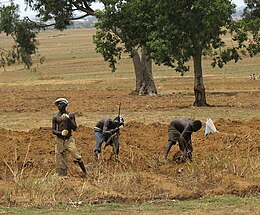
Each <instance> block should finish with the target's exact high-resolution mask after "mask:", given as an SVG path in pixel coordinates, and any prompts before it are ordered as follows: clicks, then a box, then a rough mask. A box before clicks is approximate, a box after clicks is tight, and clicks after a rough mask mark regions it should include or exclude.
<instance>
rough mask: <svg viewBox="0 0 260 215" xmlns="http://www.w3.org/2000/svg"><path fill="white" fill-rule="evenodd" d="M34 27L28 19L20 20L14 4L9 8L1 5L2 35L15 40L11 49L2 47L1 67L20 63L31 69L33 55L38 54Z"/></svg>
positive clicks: (0, 25) (0, 48) (0, 21)
mask: <svg viewBox="0 0 260 215" xmlns="http://www.w3.org/2000/svg"><path fill="white" fill-rule="evenodd" d="M34 27H35V26H34V25H33V24H32V23H31V22H29V21H28V20H27V19H21V18H20V16H19V7H18V5H15V4H14V3H13V2H11V3H10V5H7V6H5V5H0V34H1V33H5V34H6V36H9V37H10V38H12V40H13V45H12V46H11V47H3V46H2V47H0V55H1V56H0V67H3V68H5V67H6V66H10V65H13V64H15V63H17V62H20V63H24V65H25V66H26V67H27V68H31V66H32V63H33V60H32V55H34V54H36V53H37V45H38V44H37V41H36V34H37V32H36V31H35V30H33V29H34ZM2 45H4V44H2ZM40 60H42V59H40Z"/></svg>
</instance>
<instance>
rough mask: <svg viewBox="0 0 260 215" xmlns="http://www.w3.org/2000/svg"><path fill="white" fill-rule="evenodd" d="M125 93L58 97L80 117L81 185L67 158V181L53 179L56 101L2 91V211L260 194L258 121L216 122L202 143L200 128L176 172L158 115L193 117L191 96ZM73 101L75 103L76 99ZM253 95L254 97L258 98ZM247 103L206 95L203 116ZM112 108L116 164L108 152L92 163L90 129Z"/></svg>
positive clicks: (243, 96)
mask: <svg viewBox="0 0 260 215" xmlns="http://www.w3.org/2000/svg"><path fill="white" fill-rule="evenodd" d="M40 89H41V90H40ZM127 90H129V89H125V91H122V92H118V91H116V90H113V89H111V90H110V92H109V95H108V94H106V93H104V92H99V93H97V92H94V90H93V92H91V91H90V90H88V91H84V90H75V91H73V94H72V93H71V94H70V91H69V90H68V91H66V90H64V91H62V92H59V95H62V94H66V95H67V96H68V98H69V99H70V101H71V104H70V105H69V109H71V110H73V109H77V110H79V111H78V112H76V113H75V114H76V117H77V122H78V124H79V127H78V130H77V131H76V132H74V136H75V138H76V141H77V146H78V149H79V151H80V152H81V153H82V156H83V159H84V162H85V164H86V166H87V169H88V177H87V178H86V179H83V178H82V177H81V172H80V169H79V168H78V167H77V166H75V165H74V164H73V162H72V160H71V158H70V157H69V175H68V177H64V178H59V177H57V176H55V152H54V142H55V138H54V136H53V135H52V133H51V128H50V127H51V116H52V114H53V113H55V111H56V110H55V107H53V101H54V99H55V98H57V97H59V95H56V94H54V92H53V91H52V90H48V89H46V90H45V91H44V90H42V88H40V87H39V88H37V87H36V90H35V89H34V90H24V91H23V90H21V89H20V90H10V89H9V88H7V89H6V90H2V103H1V104H0V107H1V112H2V114H3V113H4V114H6V116H8V117H6V118H1V120H2V122H1V126H2V128H1V132H0V142H1V151H0V153H1V155H0V157H1V161H0V171H1V174H0V194H1V195H0V196H2V197H1V199H0V202H1V203H2V204H7V205H26V204H32V205H46V204H51V205H55V204H57V203H60V202H63V203H71V202H76V203H77V202H81V201H83V202H92V203H96V202H103V201H113V202H138V201H140V202H142V201H146V200H154V199H195V198H200V197H207V196H210V195H222V194H235V195H239V196H245V195H255V194H259V193H260V185H259V180H260V166H259V163H260V133H259V132H260V118H259V117H252V118H250V117H248V119H245V118H246V117H244V118H241V119H238V120H234V119H229V118H228V116H227V115H225V116H226V117H224V118H221V117H219V118H218V119H215V120H214V123H215V126H216V128H217V130H218V133H215V134H210V135H209V136H207V137H204V129H205V124H203V128H202V129H201V130H200V131H199V132H197V133H194V134H193V146H194V153H193V156H194V161H193V162H192V163H189V162H188V163H185V164H176V163H175V162H174V161H173V159H172V157H173V155H174V153H175V152H176V151H178V145H176V146H174V147H173V148H172V150H171V153H170V155H169V159H168V160H164V159H163V152H164V148H165V145H166V143H167V129H168V123H169V122H170V121H169V116H168V115H167V116H166V117H163V113H164V111H165V113H167V112H169V111H171V110H173V111H172V112H171V117H173V116H174V110H176V109H182V108H186V109H187V111H192V110H193V108H192V107H189V104H191V103H192V101H193V95H192V94H182V95H180V94H168V95H161V96H155V97H149V96H147V97H139V96H131V95H127V94H126V91H127ZM102 93H103V94H102ZM75 94H77V97H73V95H75ZM254 95H256V97H259V92H256V93H254ZM251 97H252V93H250V92H248V93H246V92H244V93H242V92H241V93H235V94H227V93H222V94H221V93H219V94H209V95H208V98H209V100H211V104H213V106H212V107H208V108H215V110H216V111H217V109H216V108H218V107H217V106H216V105H214V104H220V107H230V108H231V109H232V108H234V107H235V108H252V109H254V108H256V109H257V107H259V100H257V99H252V100H250V102H248V99H250V98H251ZM104 100H106V102H104ZM113 101H123V106H122V107H123V109H122V112H125V115H126V116H127V117H126V125H125V126H124V127H123V128H122V129H121V136H120V143H121V145H120V146H121V148H120V155H119V160H118V161H116V160H115V159H114V158H113V157H112V158H110V153H111V148H109V147H107V148H106V149H104V150H103V152H102V156H101V158H100V160H99V161H98V162H97V163H96V162H95V161H94V158H93V147H94V144H95V140H94V136H93V126H94V122H95V120H96V119H98V117H101V116H100V112H102V111H103V112H106V111H107V112H106V113H107V114H109V113H110V115H111V117H112V116H113V115H116V113H117V108H118V107H117V104H116V105H115V102H113ZM176 104H179V105H176ZM202 110H206V109H202ZM156 111H158V112H156ZM198 111H199V110H198ZM220 111H221V110H220ZM136 112H138V114H136ZM158 113H160V114H161V115H156V114H158ZM91 114H93V118H94V119H93V118H91ZM147 114H149V115H150V118H149V119H148V120H146V121H145V122H144V121H143V120H142V119H143V116H144V115H147ZM131 115H132V116H133V117H131ZM48 117H49V118H48ZM90 118H91V119H90ZM160 118H161V120H160ZM5 124H6V125H8V126H7V128H5ZM41 125H42V126H41Z"/></svg>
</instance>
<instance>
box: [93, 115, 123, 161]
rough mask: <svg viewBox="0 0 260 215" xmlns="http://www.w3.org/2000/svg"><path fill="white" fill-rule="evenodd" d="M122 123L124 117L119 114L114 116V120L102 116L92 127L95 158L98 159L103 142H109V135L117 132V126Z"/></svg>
mask: <svg viewBox="0 0 260 215" xmlns="http://www.w3.org/2000/svg"><path fill="white" fill-rule="evenodd" d="M121 125H124V118H123V117H121V116H118V117H116V118H115V119H114V120H113V119H111V118H103V119H101V120H99V121H98V122H97V124H96V126H95V128H94V135H95V139H96V145H95V149H94V156H95V159H96V160H98V156H99V153H101V146H102V143H103V142H107V141H108V142H107V144H108V145H109V144H111V143H110V141H112V140H111V139H110V137H111V136H112V135H113V134H115V133H116V132H119V127H120V126H121ZM117 153H118V152H117Z"/></svg>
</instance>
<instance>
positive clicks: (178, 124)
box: [165, 118, 202, 161]
mask: <svg viewBox="0 0 260 215" xmlns="http://www.w3.org/2000/svg"><path fill="white" fill-rule="evenodd" d="M201 127H202V123H201V121H200V120H192V119H187V118H176V119H174V120H173V121H172V122H171V123H170V125H169V129H168V135H169V138H168V144H167V146H166V149H165V159H167V156H168V154H169V152H170V150H171V147H172V146H173V145H175V144H176V143H177V142H178V143H179V148H180V151H181V152H182V155H183V157H184V158H185V160H186V159H189V160H190V161H192V151H193V148H192V141H191V135H192V133H193V132H197V131H198V130H200V129H201Z"/></svg>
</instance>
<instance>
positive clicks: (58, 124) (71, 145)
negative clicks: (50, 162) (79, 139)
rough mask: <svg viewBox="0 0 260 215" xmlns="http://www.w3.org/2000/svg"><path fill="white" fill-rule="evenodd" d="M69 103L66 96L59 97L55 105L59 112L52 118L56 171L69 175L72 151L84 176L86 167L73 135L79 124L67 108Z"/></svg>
mask: <svg viewBox="0 0 260 215" xmlns="http://www.w3.org/2000/svg"><path fill="white" fill-rule="evenodd" d="M68 103H69V102H68V100H67V99H65V98H59V99H57V100H56V101H55V105H56V107H57V108H58V110H59V112H58V113H56V114H55V115H54V116H53V118H52V133H53V134H54V135H56V172H57V174H58V175H59V176H66V175H67V169H68V165H67V153H68V152H70V153H71V155H72V157H73V159H74V161H73V162H74V163H76V164H78V165H79V167H80V168H81V170H82V171H83V176H86V175H87V172H86V168H85V166H84V163H83V161H82V157H81V155H80V154H79V152H78V150H77V148H76V142H75V139H74V137H73V136H72V131H75V130H76V129H77V124H76V120H75V115H74V114H73V113H72V112H68V111H67V110H66V107H67V105H68Z"/></svg>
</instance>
